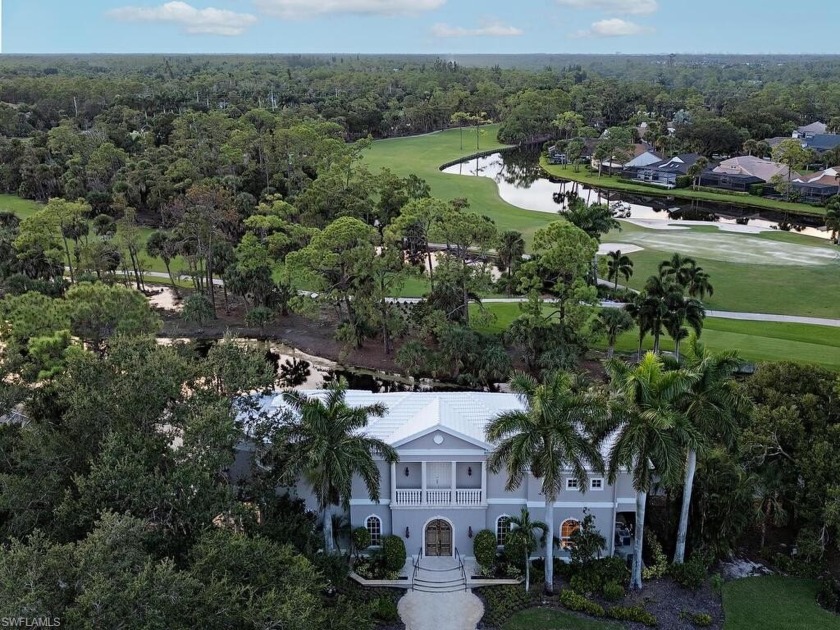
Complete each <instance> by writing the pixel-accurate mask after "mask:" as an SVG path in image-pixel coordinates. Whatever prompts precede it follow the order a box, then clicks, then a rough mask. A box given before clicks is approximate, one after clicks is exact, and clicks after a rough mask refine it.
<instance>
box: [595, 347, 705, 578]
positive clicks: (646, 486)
mask: <svg viewBox="0 0 840 630" xmlns="http://www.w3.org/2000/svg"><path fill="white" fill-rule="evenodd" d="M607 373H608V374H609V377H610V390H611V394H612V395H611V405H610V407H611V414H610V419H609V422H607V423H605V424H604V426H603V430H602V431H601V432H599V437H601V438H605V437H607V436H609V437H610V440H611V442H612V445H611V446H610V449H609V455H608V458H609V459H608V466H607V468H608V473H607V474H608V478H609V482H610V483H611V484H614V483H615V482H616V479H617V477H618V474H619V473H620V472H621V471H622V470H628V469H629V470H630V472H631V475H632V478H633V488H634V489H635V490H636V531H635V544H634V548H633V570H632V577H631V579H630V587H631V588H637V589H641V588H642V544H643V542H644V527H645V507H646V502H647V493H648V492H649V491H650V488H651V486H652V485H653V480H654V475H655V476H657V477H658V478H659V479H661V480H662V481H664V482H665V483H666V485H667V484H669V483H673V482H674V481H675V480H676V479H677V478H678V477H679V474H680V472H681V471H682V457H681V452H682V448H684V447H685V446H689V447H692V446H696V444H697V437H696V431H695V429H694V428H693V427H692V426H691V424H689V423H688V422H686V420H685V417H684V416H683V415H682V414H681V413H680V411H679V409H678V405H679V402H680V400H681V397H682V396H683V395H684V394H685V393H686V392H687V391H688V390H689V388H690V387H691V386H692V384H693V382H694V380H695V377H694V375H693V374H692V373H691V372H688V371H686V370H679V369H678V370H667V369H666V368H665V366H664V365H663V363H662V359H661V358H660V357H658V356H656V355H655V354H653V353H652V352H648V353H647V354H646V355H645V357H644V358H643V359H642V361H641V362H640V363H639V365H637V366H635V367H630V366H628V365H627V364H626V363H624V362H622V361H618V360H616V359H612V360H611V361H609V362H608V363H607Z"/></svg>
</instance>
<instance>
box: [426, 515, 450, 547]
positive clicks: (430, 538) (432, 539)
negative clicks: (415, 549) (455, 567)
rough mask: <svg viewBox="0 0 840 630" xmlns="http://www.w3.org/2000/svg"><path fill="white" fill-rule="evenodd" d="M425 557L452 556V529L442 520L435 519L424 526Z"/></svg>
mask: <svg viewBox="0 0 840 630" xmlns="http://www.w3.org/2000/svg"><path fill="white" fill-rule="evenodd" d="M426 555H427V556H451V555H452V527H451V526H450V525H449V523H447V522H446V521H444V520H442V519H436V520H434V521H432V522H430V523H429V524H428V525H426Z"/></svg>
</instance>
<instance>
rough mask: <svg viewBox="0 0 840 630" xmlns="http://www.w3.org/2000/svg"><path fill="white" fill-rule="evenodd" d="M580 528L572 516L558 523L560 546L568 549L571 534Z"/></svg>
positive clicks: (570, 543) (570, 542) (570, 544)
mask: <svg viewBox="0 0 840 630" xmlns="http://www.w3.org/2000/svg"><path fill="white" fill-rule="evenodd" d="M579 529H580V523H579V522H578V521H576V520H575V519H573V518H568V519H566V520H565V521H563V524H562V525H560V546H561V547H562V548H563V549H568V548H569V547H571V546H572V545H573V544H574V543H572V534H574V533H575V532H576V531H578V530H579Z"/></svg>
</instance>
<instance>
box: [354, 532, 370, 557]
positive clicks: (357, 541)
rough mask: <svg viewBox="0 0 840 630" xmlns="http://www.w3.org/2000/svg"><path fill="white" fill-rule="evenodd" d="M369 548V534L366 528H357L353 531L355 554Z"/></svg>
mask: <svg viewBox="0 0 840 630" xmlns="http://www.w3.org/2000/svg"><path fill="white" fill-rule="evenodd" d="M368 547H370V532H369V531H368V530H367V528H366V527H357V528H356V529H354V530H353V549H355V550H356V553H358V552H360V551H364V550H365V549H367V548H368Z"/></svg>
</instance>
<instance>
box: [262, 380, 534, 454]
mask: <svg viewBox="0 0 840 630" xmlns="http://www.w3.org/2000/svg"><path fill="white" fill-rule="evenodd" d="M300 393H302V394H306V395H307V396H318V397H320V396H323V395H324V394H325V391H324V390H306V391H304V390H300ZM346 402H347V404H348V405H350V406H353V407H362V406H365V405H372V404H375V403H382V404H383V405H385V407H386V408H387V411H386V412H385V415H384V416H382V417H381V418H375V417H371V418H370V422H369V424H368V426H367V429H366V433H368V434H369V435H370V436H372V437H375V438H378V439H380V440H383V441H384V442H386V443H388V444H391V445H398V444H400V443H404V442H406V441H408V440H410V439H412V438H414V437H415V436H418V435H422V434H425V433H427V432H429V431H431V430H434V429H435V428H441V429H444V430H446V429H448V430H449V431H450V432H451V433H454V434H456V435H460V436H462V437H464V438H466V439H467V440H471V441H473V442H478V443H480V444H487V440H486V439H485V436H484V429H485V427H486V426H487V424H488V423H489V422H490V421H491V420H492V419H493V418H495V417H496V416H497V415H498V414H500V413H502V412H505V411H512V410H517V409H523V408H524V406H523V405H522V403H521V402H520V401H519V399H518V398H517V397H516V396H515V395H514V394H496V393H487V392H390V393H383V394H374V393H371V392H368V391H362V390H353V389H351V390H348V391H347V393H346ZM260 406H261V407H262V409H263V410H264V411H267V412H271V411H273V410H274V411H280V410H281V409H283V408H284V407H285V402H284V401H283V396H282V394H275V395H271V396H267V397H265V398H263V399H262V400H261V405H260Z"/></svg>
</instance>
